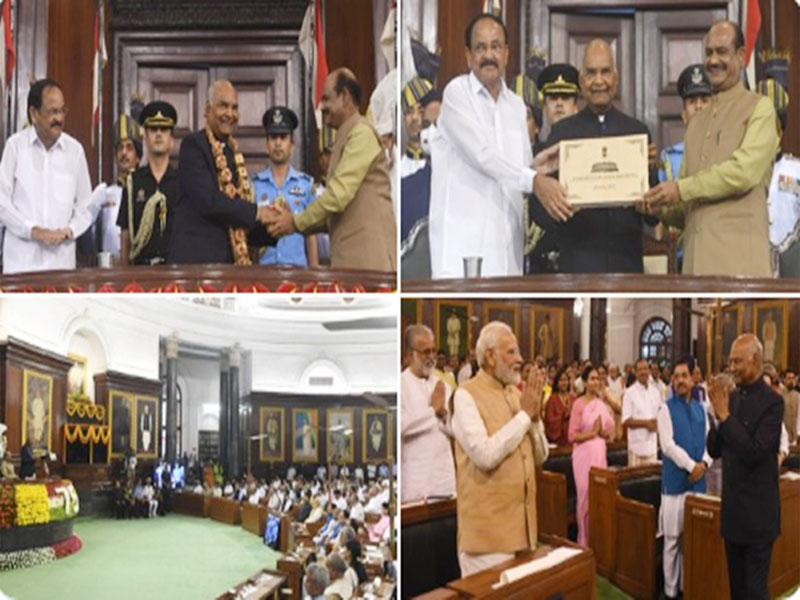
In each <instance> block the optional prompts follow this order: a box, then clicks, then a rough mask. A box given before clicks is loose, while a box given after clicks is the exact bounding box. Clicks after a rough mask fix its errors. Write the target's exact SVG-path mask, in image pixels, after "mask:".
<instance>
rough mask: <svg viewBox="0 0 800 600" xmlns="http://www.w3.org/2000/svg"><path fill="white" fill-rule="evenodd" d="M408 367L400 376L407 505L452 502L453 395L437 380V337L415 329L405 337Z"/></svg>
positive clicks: (403, 490) (423, 328) (402, 495)
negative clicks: (428, 500)
mask: <svg viewBox="0 0 800 600" xmlns="http://www.w3.org/2000/svg"><path fill="white" fill-rule="evenodd" d="M403 345H404V348H405V352H406V356H407V357H408V367H406V369H405V370H404V371H403V372H402V374H401V375H400V398H401V410H402V418H401V419H400V422H401V423H402V430H401V433H400V435H401V439H402V444H403V457H402V458H403V463H402V476H401V478H400V481H401V482H402V488H401V490H400V499H401V501H402V502H410V501H414V500H422V499H424V498H430V497H432V496H442V497H446V496H452V495H453V494H454V493H455V491H456V471H455V465H454V464H453V453H452V451H451V449H450V440H451V438H452V437H453V430H452V429H451V428H450V425H449V423H448V417H449V415H448V410H447V400H449V398H450V396H451V394H452V393H453V392H452V389H451V388H450V386H449V385H447V384H446V383H445V382H444V381H443V380H442V379H440V378H438V377H436V374H435V373H434V368H435V366H436V344H435V343H434V339H433V331H431V330H430V328H428V327H426V326H425V325H411V326H409V327H408V328H407V329H406V331H405V334H404V335H403Z"/></svg>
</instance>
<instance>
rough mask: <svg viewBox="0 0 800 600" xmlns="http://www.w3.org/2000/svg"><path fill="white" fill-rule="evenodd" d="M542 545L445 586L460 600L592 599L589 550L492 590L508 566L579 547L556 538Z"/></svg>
mask: <svg viewBox="0 0 800 600" xmlns="http://www.w3.org/2000/svg"><path fill="white" fill-rule="evenodd" d="M542 541H543V542H545V544H546V545H545V546H542V547H539V548H537V549H536V551H535V552H534V553H532V554H530V555H528V556H527V557H524V558H514V559H512V560H510V561H507V562H505V563H502V564H500V565H498V566H496V567H492V568H491V569H486V570H485V571H481V572H480V573H475V574H474V575H470V576H469V577H465V578H463V579H458V580H456V581H451V582H450V583H448V584H447V587H448V588H450V589H451V590H454V591H456V592H458V595H459V596H458V597H459V598H462V599H469V598H481V599H482V600H501V599H503V600H529V599H531V598H549V597H550V596H553V595H555V594H559V593H560V594H562V596H563V598H564V600H578V599H580V600H585V599H591V600H593V599H594V598H595V581H594V577H595V562H594V554H593V553H592V551H591V550H587V549H581V553H580V554H579V555H577V556H573V557H571V558H569V559H567V560H565V561H564V562H562V563H560V564H558V565H555V566H554V567H551V568H549V569H545V570H544V571H540V572H538V573H533V574H532V575H528V576H527V577H525V578H523V579H520V580H519V581H515V582H513V583H510V584H508V585H505V586H502V587H499V588H497V589H493V588H492V586H493V585H494V584H495V583H497V582H498V581H499V580H500V574H501V573H502V572H503V571H504V570H505V569H508V568H509V567H515V566H518V565H521V564H523V563H525V562H528V561H530V560H532V559H533V558H534V557H536V558H538V557H539V556H544V555H546V554H547V553H548V552H549V551H550V550H552V549H553V548H555V547H558V546H570V547H573V548H580V546H577V545H576V544H573V543H572V542H570V541H568V540H565V539H563V538H558V537H556V536H544V537H543V538H542Z"/></svg>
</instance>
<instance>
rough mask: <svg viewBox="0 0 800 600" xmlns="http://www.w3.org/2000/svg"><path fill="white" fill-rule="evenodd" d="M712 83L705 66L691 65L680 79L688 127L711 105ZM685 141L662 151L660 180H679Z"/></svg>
mask: <svg viewBox="0 0 800 600" xmlns="http://www.w3.org/2000/svg"><path fill="white" fill-rule="evenodd" d="M712 93H713V90H712V89H711V83H710V82H709V81H708V77H707V76H706V71H705V69H704V68H703V65H700V64H697V65H689V66H688V67H686V68H685V69H684V70H683V71H681V74H680V77H678V94H679V95H680V97H681V99H682V100H683V110H682V111H681V120H683V124H684V125H687V124H688V123H689V119H691V118H692V116H693V115H694V113H696V112H697V111H698V110H701V109H703V108H705V107H706V106H707V105H708V104H710V103H711V94H712ZM683 147H684V146H683V140H682V139H681V141H680V142H678V143H677V144H673V145H672V146H669V147H667V148H664V149H663V150H662V151H661V156H659V159H658V180H659V181H671V180H673V179H677V177H678V172H679V171H680V169H681V163H682V162H683Z"/></svg>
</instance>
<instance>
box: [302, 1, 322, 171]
mask: <svg viewBox="0 0 800 600" xmlns="http://www.w3.org/2000/svg"><path fill="white" fill-rule="evenodd" d="M309 4H310V5H311V6H313V4H314V0H309ZM310 37H311V41H312V48H313V41H314V19H313V15H312V19H311V36H310ZM311 60H312V61H313V60H314V53H313V50H312V53H311ZM312 71H313V68H312V66H311V65H310V64H306V65H305V69H304V70H303V72H304V73H305V82H306V97H305V98H304V99H303V100H304V101H303V123H305V127H306V139H307V140H308V145H307V146H306V167H307V171H308V172H309V173H311V172H313V169H312V167H315V165H312V161H311V159H312V157H313V156H314V146H313V141H312V137H311V135H310V130H311V128H310V127H309V126H308V115H309V113H308V103H309V102H313V101H314V99H313V97H312V96H313V95H314V91H313V90H314V88H313V82H312V81H311V77H312ZM317 135H319V132H318V133H317Z"/></svg>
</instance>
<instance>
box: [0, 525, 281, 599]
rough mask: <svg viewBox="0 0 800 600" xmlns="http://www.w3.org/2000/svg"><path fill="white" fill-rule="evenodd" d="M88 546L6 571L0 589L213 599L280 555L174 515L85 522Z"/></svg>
mask: <svg viewBox="0 0 800 600" xmlns="http://www.w3.org/2000/svg"><path fill="white" fill-rule="evenodd" d="M75 533H76V534H77V535H78V537H80V538H81V541H82V542H83V548H82V549H81V551H80V552H78V553H77V554H73V555H72V556H68V557H66V558H62V559H61V560H57V561H55V562H54V563H51V564H48V565H42V566H39V567H33V568H30V569H20V570H16V571H6V572H4V573H2V575H0V589H2V591H3V592H4V593H5V594H7V595H9V596H11V597H12V598H14V599H15V600H51V599H53V598H58V599H59V600H107V599H108V598H114V599H115V600H127V599H131V600H133V599H134V598H135V599H137V600H138V599H141V598H170V599H174V600H179V599H186V600H201V599H205V598H214V597H215V596H217V595H218V594H220V593H222V592H223V591H225V590H226V589H228V588H229V587H231V586H233V585H235V584H237V583H239V582H241V581H243V580H244V579H246V578H247V577H249V576H250V575H252V574H253V573H255V572H256V571H258V570H259V569H261V568H275V564H276V562H277V559H278V557H279V556H280V553H278V552H275V551H274V550H272V549H270V548H268V547H267V546H265V545H264V544H263V542H262V540H261V539H260V538H259V537H258V536H255V535H253V534H252V533H250V532H248V531H245V530H244V529H242V528H241V527H240V526H238V525H237V526H231V525H224V524H222V523H217V522H216V521H212V520H210V519H200V518H197V517H188V516H183V515H170V516H168V517H158V518H156V519H136V520H130V521H115V520H113V519H100V518H90V517H86V518H78V519H77V520H76V521H75Z"/></svg>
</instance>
